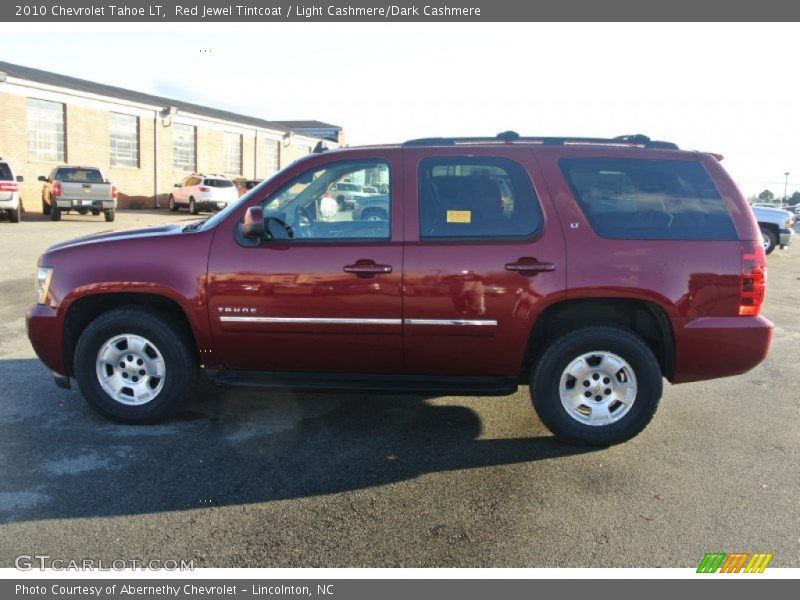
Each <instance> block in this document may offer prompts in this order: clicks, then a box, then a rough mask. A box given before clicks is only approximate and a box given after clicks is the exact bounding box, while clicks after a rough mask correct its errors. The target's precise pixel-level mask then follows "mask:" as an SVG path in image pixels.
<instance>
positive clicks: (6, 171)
mask: <svg viewBox="0 0 800 600" xmlns="http://www.w3.org/2000/svg"><path fill="white" fill-rule="evenodd" d="M0 179H2V180H3V181H11V179H12V177H11V169H10V168H9V166H8V165H7V164H6V163H0Z"/></svg>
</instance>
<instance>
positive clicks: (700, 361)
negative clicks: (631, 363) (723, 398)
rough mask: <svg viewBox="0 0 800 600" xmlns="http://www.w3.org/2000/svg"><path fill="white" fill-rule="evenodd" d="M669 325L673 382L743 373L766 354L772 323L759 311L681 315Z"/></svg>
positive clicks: (770, 340)
mask: <svg viewBox="0 0 800 600" xmlns="http://www.w3.org/2000/svg"><path fill="white" fill-rule="evenodd" d="M673 325H674V327H675V373H674V376H673V379H672V381H673V383H686V382H689V381H702V380H704V379H716V378H718V377H729V376H731V375H739V374H741V373H745V372H747V371H749V370H750V369H752V368H753V367H755V366H756V365H758V364H759V363H760V362H762V361H763V360H764V359H765V358H766V357H767V353H768V352H769V347H770V344H771V343H772V328H773V325H772V323H771V322H770V321H769V320H768V319H766V318H764V317H762V316H760V315H759V316H757V317H700V318H696V319H681V320H679V321H677V322H675V323H673Z"/></svg>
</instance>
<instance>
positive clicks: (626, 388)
mask: <svg viewBox="0 0 800 600" xmlns="http://www.w3.org/2000/svg"><path fill="white" fill-rule="evenodd" d="M636 391H637V385H636V375H635V374H634V372H633V368H632V367H631V366H630V365H629V364H628V363H627V361H625V360H624V359H622V358H620V357H619V356H617V355H616V354H612V353H611V352H606V351H598V352H587V353H586V354H583V355H581V356H579V357H578V358H576V359H575V360H573V361H572V362H570V363H569V364H568V365H567V368H566V369H564V372H563V373H562V374H561V381H560V383H559V387H558V393H559V396H560V397H561V404H562V405H563V407H564V410H566V411H567V414H568V415H569V416H570V417H572V418H573V419H575V420H576V421H578V422H579V423H583V424H584V425H592V426H602V425H610V424H612V423H616V422H617V421H619V420H620V419H622V418H623V417H624V416H625V415H626V414H628V411H630V409H631V406H633V403H634V401H635V400H636Z"/></svg>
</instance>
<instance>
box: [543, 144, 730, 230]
mask: <svg viewBox="0 0 800 600" xmlns="http://www.w3.org/2000/svg"><path fill="white" fill-rule="evenodd" d="M558 164H559V167H560V168H561V172H562V173H563V175H564V178H565V179H566V181H567V184H568V185H569V187H570V189H571V190H572V193H573V195H574V196H575V199H576V200H577V201H578V204H579V205H580V207H581V209H582V210H583V213H584V215H585V216H586V218H587V220H588V221H589V224H590V225H591V226H592V229H594V230H595V232H596V233H597V234H598V235H600V236H602V237H605V238H612V239H646V240H737V239H738V236H737V234H736V229H735V227H734V225H733V221H732V220H731V216H730V214H728V210H727V208H726V207H725V202H724V201H723V200H722V197H721V196H720V194H719V192H718V191H717V188H716V186H715V185H714V182H713V181H712V180H711V177H710V176H709V175H708V173H707V172H706V170H705V169H704V168H703V166H702V165H701V164H700V163H699V162H696V161H688V162H687V161H675V160H647V159H620V158H563V159H561V160H560V161H559V162H558Z"/></svg>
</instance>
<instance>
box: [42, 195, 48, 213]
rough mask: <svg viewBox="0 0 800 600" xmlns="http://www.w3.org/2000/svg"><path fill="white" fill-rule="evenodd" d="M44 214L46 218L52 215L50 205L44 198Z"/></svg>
mask: <svg viewBox="0 0 800 600" xmlns="http://www.w3.org/2000/svg"><path fill="white" fill-rule="evenodd" d="M42 214H43V215H45V216H47V215H49V214H50V205H49V204H48V203H47V201H46V200H45V199H44V198H42Z"/></svg>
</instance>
